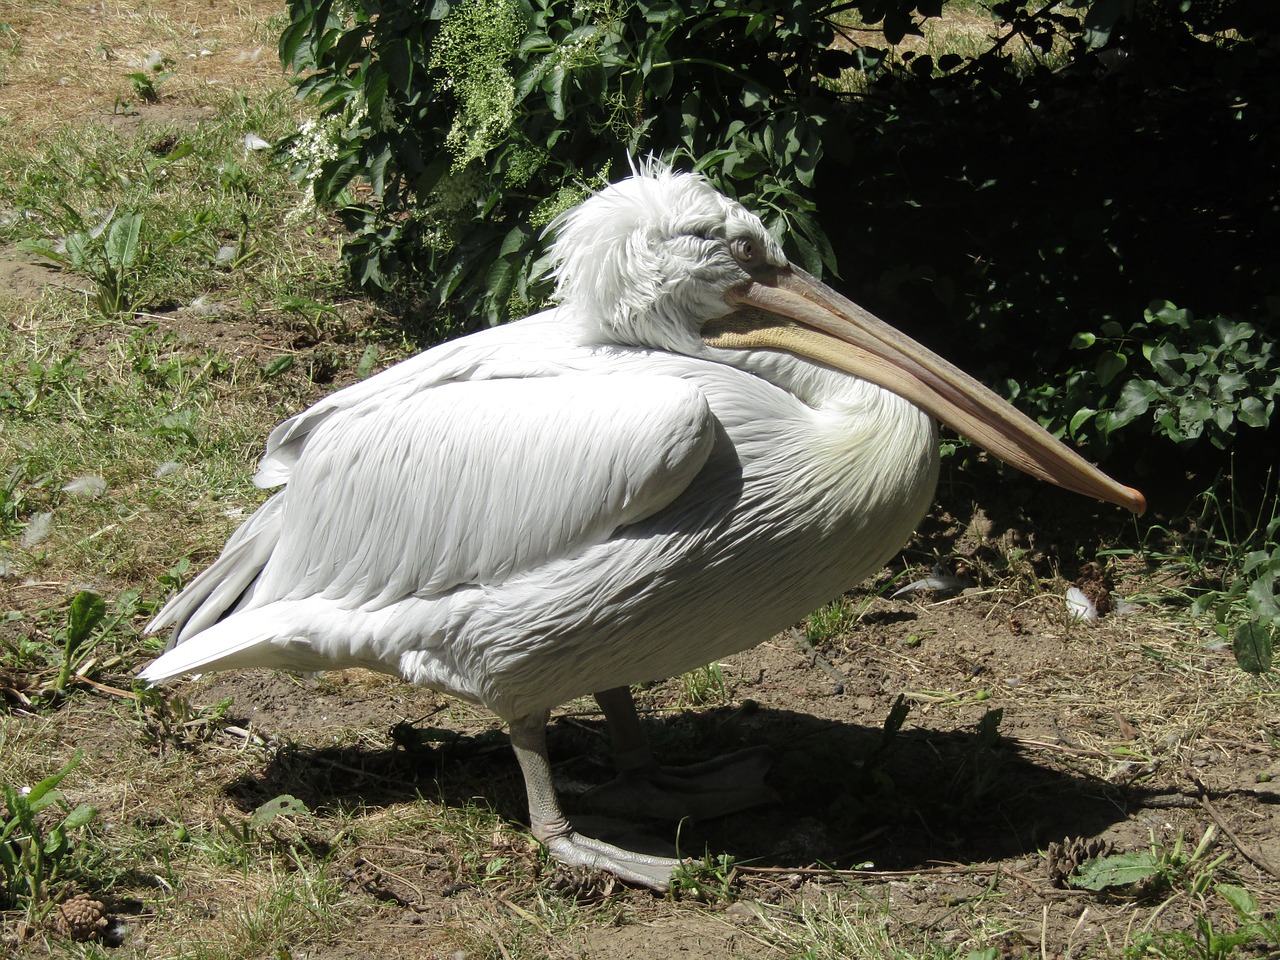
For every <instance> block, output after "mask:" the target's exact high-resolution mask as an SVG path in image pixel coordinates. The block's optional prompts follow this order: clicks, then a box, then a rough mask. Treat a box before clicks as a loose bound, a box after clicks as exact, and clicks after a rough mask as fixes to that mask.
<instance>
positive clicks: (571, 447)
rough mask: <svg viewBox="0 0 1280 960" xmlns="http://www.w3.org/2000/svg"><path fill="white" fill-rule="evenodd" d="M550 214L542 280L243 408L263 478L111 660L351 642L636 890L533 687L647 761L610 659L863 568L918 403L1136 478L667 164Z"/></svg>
mask: <svg viewBox="0 0 1280 960" xmlns="http://www.w3.org/2000/svg"><path fill="white" fill-rule="evenodd" d="M557 227H558V239H557V241H556V247H555V249H554V255H555V259H556V262H557V268H556V276H557V279H558V284H559V296H560V300H561V303H560V306H558V307H556V308H555V309H553V310H550V311H547V312H546V313H543V314H540V315H538V316H536V317H532V318H529V319H527V320H524V321H520V322H518V323H513V324H509V325H507V326H504V327H499V328H495V329H492V330H488V331H485V332H483V333H479V334H475V335H473V336H470V337H466V338H464V339H461V340H458V341H455V342H453V343H449V344H445V345H443V346H440V347H437V348H435V349H433V350H429V351H427V352H426V353H423V354H421V355H419V356H417V357H414V358H412V359H410V360H408V361H405V362H404V363H401V364H399V365H397V366H395V367H393V368H391V369H389V370H387V371H385V372H383V373H381V374H379V375H378V376H375V377H372V378H370V379H369V380H367V381H365V382H363V383H360V384H357V385H355V386H352V387H349V388H347V389H345V390H342V391H339V392H338V393H336V394H334V395H333V396H331V397H329V398H327V399H325V400H323V401H321V402H320V403H318V404H316V405H315V406H313V407H312V408H310V409H309V410H307V411H304V412H303V413H301V414H299V415H297V416H295V417H293V418H292V419H290V420H288V421H286V422H285V423H284V424H282V425H281V426H279V427H278V428H277V429H276V430H275V431H274V432H273V433H272V434H271V437H270V439H269V441H268V445H267V452H266V455H265V456H264V458H263V461H262V464H261V467H260V469H259V472H258V475H257V478H256V479H257V482H258V483H259V484H260V485H262V486H278V485H283V486H284V489H283V490H282V491H281V492H279V493H277V494H276V495H275V496H274V497H272V498H271V499H270V500H269V501H267V503H266V504H264V505H263V506H262V507H261V508H260V509H259V511H258V512H257V513H255V514H254V515H253V517H251V518H250V519H249V520H248V521H247V522H246V523H245V524H244V525H243V526H242V527H241V528H240V530H239V531H237V532H236V534H235V535H234V536H233V537H232V538H231V540H230V541H229V542H228V544H227V547H226V549H225V550H224V552H223V554H222V556H221V557H220V558H219V559H218V560H217V561H216V562H215V563H214V564H213V565H212V566H211V567H210V568H209V569H208V570H206V571H205V572H204V573H203V574H201V575H200V576H199V577H197V578H196V579H195V580H194V581H193V582H192V584H191V585H190V586H189V587H187V589H186V590H184V591H183V592H182V593H181V594H179V595H178V596H177V597H175V598H174V599H173V600H172V601H171V602H170V603H169V604H168V605H167V606H166V607H165V608H164V609H163V610H162V611H161V612H160V614H159V615H158V616H157V617H156V619H155V621H154V623H153V624H152V625H151V628H150V629H152V630H161V629H171V630H172V631H174V637H175V645H174V646H173V647H172V649H170V650H169V652H167V653H165V654H164V655H163V656H162V657H160V658H159V659H158V660H156V661H155V662H154V663H152V664H151V665H150V666H148V667H147V668H146V670H145V671H143V673H142V677H143V678H144V679H147V680H151V681H159V680H165V679H168V678H171V677H175V676H178V675H181V674H184V673H191V672H197V671H206V670H218V669H228V668H237V667H253V666H265V667H277V668H284V669H294V670H316V669H323V668H331V667H343V666H361V667H368V668H371V669H376V670H383V671H386V672H389V673H392V674H396V675H399V676H402V677H404V678H405V679H407V680H409V681H411V682H414V683H420V684H424V685H426V686H429V687H432V688H435V689H438V690H442V691H446V692H448V693H451V694H454V695H457V696H460V697H463V698H466V699H468V700H471V701H474V702H476V703H480V704H483V705H484V706H486V707H488V708H489V709H491V710H493V711H494V712H495V713H496V714H498V715H499V716H500V717H503V718H504V719H506V720H508V721H509V722H510V723H511V728H512V738H513V743H514V745H515V746H516V750H517V755H518V756H519V757H520V760H521V763H522V766H523V767H524V771H525V776H526V783H527V785H528V787H529V793H530V814H531V821H532V825H533V829H534V833H535V835H537V836H538V837H539V838H540V839H542V840H544V841H546V842H547V843H548V844H549V845H550V847H551V849H552V852H553V853H555V854H556V855H557V856H559V857H561V858H562V859H565V860H567V861H569V862H573V863H581V864H588V865H595V866H602V867H605V868H607V869H611V870H614V871H615V872H617V873H619V874H620V875H621V876H624V877H626V878H627V879H630V880H633V881H636V882H641V883H647V884H649V885H651V886H655V887H658V888H661V887H662V886H664V885H665V882H666V876H667V874H668V873H669V872H670V869H671V865H672V862H671V861H667V860H662V859H661V858H650V857H643V856H640V855H636V854H630V853H628V852H627V851H622V850H617V849H616V848H613V847H609V846H607V845H604V844H600V843H599V842H597V841H593V840H590V839H589V838H584V837H581V836H579V835H577V834H576V833H573V832H572V829H571V828H570V826H569V824H568V821H567V820H566V819H565V818H564V816H563V814H561V813H560V811H559V808H558V806H557V805H556V801H555V796H554V788H553V787H552V786H551V782H550V773H549V768H548V767H547V766H546V758H545V749H544V747H543V745H542V727H543V725H544V724H545V721H546V717H547V712H548V711H549V710H550V708H552V707H555V706H557V705H558V704H560V703H563V702H565V701H566V700H568V699H571V698H573V697H577V696H581V695H584V694H588V693H598V694H601V695H602V696H601V703H602V704H603V705H605V706H606V713H607V714H608V715H609V719H610V722H611V724H614V723H616V725H617V726H618V727H619V729H620V730H621V733H620V734H619V735H618V738H617V740H616V743H617V746H618V748H619V750H620V752H621V753H622V754H624V755H630V756H632V757H633V758H634V756H635V755H637V753H639V755H641V756H643V757H644V758H645V759H646V760H647V755H646V754H644V751H643V747H642V744H640V743H638V742H637V737H638V733H637V730H638V728H637V727H636V724H635V722H634V713H633V711H632V710H631V708H630V700H629V696H627V695H626V693H625V688H626V687H627V685H629V684H633V683H637V682H640V681H644V680H650V679H656V678H660V677H664V676H670V675H673V674H675V673H679V672H681V671H684V670H688V669H692V668H694V667H697V666H699V665H701V664H704V663H707V662H708V661H710V660H714V659H716V658H719V657H723V656H726V655H728V654H731V653H734V652H737V651H739V650H742V649H745V648H747V647H750V646H753V645H755V644H757V643H759V642H760V641H762V640H764V639H767V638H768V637H769V636H771V635H772V634H773V633H775V632H777V631H778V630H780V629H782V628H784V627H786V626H787V625H789V624H790V623H792V622H794V621H795V620H797V619H799V618H800V617H802V616H803V615H804V614H806V613H807V612H808V611H809V610H811V609H813V608H814V607H815V606H817V605H819V604H821V603H823V602H825V601H826V600H828V599H830V598H831V597H832V596H835V595H837V594H838V593H840V592H841V591H843V590H845V589H847V588H848V587H850V586H852V585H853V584H855V583H857V582H858V581H859V580H861V579H862V578H864V577H866V576H867V575H868V574H870V573H872V572H873V571H875V570H876V569H877V568H879V567H880V566H881V565H882V564H883V563H884V562H885V561H886V560H887V559H888V558H889V557H890V556H891V555H892V554H893V553H894V552H895V551H896V550H898V549H899V547H900V546H901V544H902V543H903V541H905V539H906V538H907V536H908V535H909V534H910V532H911V530H912V528H913V527H914V526H915V525H916V523H918V522H919V520H920V518H921V517H922V516H923V514H924V512H925V510H926V509H927V507H928V504H929V501H930V499H931V497H932V493H933V489H934V485H935V483H936V477H937V467H938V461H937V441H936V435H935V429H934V423H933V419H932V417H931V416H930V413H931V414H933V415H935V416H940V417H943V418H944V419H947V420H948V421H949V422H953V424H954V425H955V426H956V427H957V428H958V429H961V430H962V431H964V432H967V433H970V434H971V435H974V436H975V439H977V440H978V441H979V442H982V443H984V445H986V446H988V448H989V449H992V450H993V452H995V453H997V454H998V455H1000V456H1003V457H1005V458H1006V459H1009V460H1010V461H1011V462H1015V463H1017V464H1018V465H1019V466H1022V467H1024V469H1030V470H1032V471H1033V472H1037V473H1038V475H1040V476H1042V477H1045V478H1046V479H1051V480H1053V481H1055V482H1059V483H1062V484H1063V485H1065V486H1068V487H1070V488H1072V489H1076V490H1079V491H1080V492H1084V493H1088V494H1092V495H1095V496H1100V497H1103V498H1106V499H1111V500H1113V501H1114V502H1120V503H1124V504H1125V505H1127V506H1130V507H1131V508H1135V509H1138V508H1140V506H1141V503H1140V495H1137V494H1136V492H1134V491H1130V490H1128V488H1124V487H1120V486H1119V485H1117V484H1115V483H1114V482H1113V481H1110V480H1109V479H1107V478H1105V477H1103V476H1102V475H1101V474H1098V473H1097V471H1096V470H1093V468H1091V467H1088V465H1087V464H1084V463H1083V461H1080V460H1079V458H1078V457H1075V456H1074V454H1070V452H1069V451H1066V450H1065V448H1062V447H1061V445H1058V444H1056V442H1055V441H1053V440H1052V439H1051V438H1049V437H1048V435H1047V434H1044V433H1043V431H1039V428H1037V427H1035V426H1034V425H1033V424H1030V422H1029V421H1026V419H1025V418H1018V417H1017V416H1016V415H1014V414H1013V412H1012V411H1011V410H1009V409H1008V408H1007V407H1006V406H1004V405H1002V404H1001V403H1000V401H998V399H996V398H995V397H994V395H992V394H990V393H989V392H983V388H980V387H978V386H977V385H976V384H975V383H973V382H972V381H970V380H967V379H966V378H964V376H963V374H960V373H959V372H958V371H955V370H954V368H951V367H950V366H949V365H946V364H945V363H944V362H943V361H940V360H938V359H937V358H936V357H932V355H929V354H927V352H925V351H923V350H922V348H919V347H918V346H916V345H915V344H913V343H911V342H910V341H906V340H905V338H901V336H900V335H898V334H896V332H893V331H892V330H891V329H890V328H887V327H886V326H885V325H883V324H881V323H880V322H879V321H876V320H874V318H871V317H869V315H866V314H865V313H864V312H862V311H860V309H859V308H857V307H856V306H855V305H853V304H850V303H849V302H848V301H845V300H843V298H840V297H839V296H838V295H837V294H835V293H834V292H833V291H830V290H828V289H827V288H825V287H823V286H822V285H820V284H817V283H816V281H813V280H812V278H808V277H807V276H805V275H803V274H801V273H799V272H798V271H795V270H793V268H791V267H790V266H789V265H788V264H787V263H786V260H785V258H784V257H783V255H782V252H781V250H780V248H779V247H778V246H777V244H776V242H774V240H773V239H772V238H771V237H770V236H769V235H768V233H767V232H766V231H765V230H764V228H763V226H762V225H761V223H760V221H759V220H758V219H756V218H755V217H754V216H752V215H751V214H750V213H748V212H747V211H745V210H744V209H743V208H742V207H740V206H739V205H738V204H736V203H733V202H731V201H729V200H727V199H725V198H724V197H722V196H721V195H719V194H718V193H716V192H715V191H714V190H712V189H711V188H710V187H709V186H708V185H707V184H706V183H705V182H704V181H703V180H701V179H700V178H698V177H695V176H690V175H681V174H676V173H672V172H670V171H668V170H666V169H664V168H661V167H659V166H657V165H653V166H651V167H649V168H647V169H644V170H641V171H639V172H638V173H637V174H636V175H635V176H634V177H632V178H631V179H629V180H626V181H624V182H622V183H620V184H616V185H614V186H612V187H610V188H608V189H606V190H605V191H603V192H602V193H601V194H599V195H597V196H595V197H593V198H591V199H590V200H588V201H587V202H586V203H584V204H583V205H581V206H580V207H578V208H576V209H575V210H574V211H571V212H570V213H569V214H568V215H567V216H566V217H564V218H563V219H562V220H561V222H560V223H559V224H558V225H557ZM846 327H847V328H848V329H846ZM868 331H869V332H868ZM832 344H834V346H832ZM875 381H880V382H881V383H884V384H886V385H887V386H889V387H890V388H891V389H893V390H896V391H898V393H894V392H890V390H888V389H884V388H883V387H882V386H880V385H877V382H875ZM899 393H901V394H902V396H900V395H898V394H899ZM957 398H958V399H957ZM916 404H919V405H920V406H923V407H924V408H925V409H927V410H929V413H926V412H924V411H923V410H922V409H920V406H917V405H916ZM975 411H976V412H975ZM974 423H977V424H978V426H976V427H975V426H973V424H974ZM988 428H989V429H988ZM984 430H988V433H983V431H984ZM1037 431H1038V432H1037ZM988 434H990V435H988ZM993 437H994V439H993ZM1010 438H1012V439H1010ZM1002 444H1003V446H1002ZM1028 463H1030V466H1028ZM619 688H621V689H619ZM642 765H643V766H646V768H647V766H648V765H647V764H642ZM744 802H746V801H745V800H744V799H743V798H737V799H734V800H730V801H727V802H726V803H724V804H722V805H724V806H729V807H732V806H734V805H736V806H741V805H743V803H744Z"/></svg>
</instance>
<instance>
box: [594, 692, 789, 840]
mask: <svg viewBox="0 0 1280 960" xmlns="http://www.w3.org/2000/svg"><path fill="white" fill-rule="evenodd" d="M595 697H596V702H597V703H599V704H600V709H601V710H603V711H604V716H605V720H606V721H607V722H608V724H609V736H610V739H611V740H612V742H613V757H614V764H615V765H616V766H617V768H618V776H617V778H615V779H614V780H612V781H611V782H609V783H606V784H604V785H603V786H600V787H597V788H596V789H594V790H591V791H589V792H588V793H587V800H588V801H589V802H590V803H592V804H594V805H595V806H597V807H599V808H601V809H604V810H607V811H609V812H610V813H629V814H632V815H637V814H639V815H641V816H647V817H655V818H658V819H663V820H682V819H684V818H685V817H690V818H692V819H694V820H705V819H707V818H709V817H722V816H725V815H726V814H730V813H737V812H738V811H740V810H747V809H750V808H751V807H755V806H759V805H760V804H763V803H771V802H773V801H774V800H776V799H777V796H776V794H774V792H773V791H772V790H770V789H769V788H768V787H766V786H765V784H764V775H765V773H766V772H767V771H768V769H769V767H770V765H771V764H772V763H773V751H772V750H770V749H769V748H768V747H764V746H761V747H752V748H751V749H748V750H739V751H738V752H737V753H732V754H729V755H728V756H725V757H718V758H716V759H714V760H707V761H705V762H703V763H695V764H692V765H690V766H687V767H660V766H658V764H657V763H656V762H655V761H654V759H653V753H652V752H651V751H650V749H649V744H648V741H647V740H646V739H645V735H644V731H643V730H641V729H640V718H639V716H638V715H637V714H636V705H635V701H634V700H633V699H632V698H631V691H630V690H629V689H627V688H626V687H615V688H613V689H612V690H603V691H601V692H599V693H597V694H596V695H595Z"/></svg>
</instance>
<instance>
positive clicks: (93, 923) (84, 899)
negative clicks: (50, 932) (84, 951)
mask: <svg viewBox="0 0 1280 960" xmlns="http://www.w3.org/2000/svg"><path fill="white" fill-rule="evenodd" d="M52 923H53V929H54V931H55V932H56V933H58V934H59V935H61V936H64V937H68V938H69V939H71V940H74V941H76V942H77V943H86V942H88V941H89V940H96V939H97V938H98V937H100V936H102V932H103V931H104V930H106V929H107V908H106V905H105V904H104V903H103V902H102V901H101V900H94V899H93V898H92V897H90V896H89V894H87V893H77V894H76V895H75V896H74V897H71V898H69V899H68V900H65V901H63V902H62V903H60V904H58V906H57V908H56V909H55V910H54V912H53V917H52Z"/></svg>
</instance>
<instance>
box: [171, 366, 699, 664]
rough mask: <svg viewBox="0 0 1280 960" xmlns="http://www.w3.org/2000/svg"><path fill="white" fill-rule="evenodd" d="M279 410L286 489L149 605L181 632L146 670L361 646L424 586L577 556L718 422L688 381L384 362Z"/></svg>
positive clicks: (308, 657)
mask: <svg viewBox="0 0 1280 960" xmlns="http://www.w3.org/2000/svg"><path fill="white" fill-rule="evenodd" d="M394 369H395V368H393V370H394ZM473 369H474V368H473ZM345 392H346V391H343V393H345ZM335 396H336V397H341V394H338V395H335ZM290 422H291V423H293V424H294V426H293V427H292V428H291V429H292V430H293V432H292V433H289V432H288V431H286V432H285V434H282V439H281V440H280V442H279V443H278V444H277V446H276V447H275V450H276V451H277V452H278V451H279V450H281V449H286V450H288V455H287V456H286V457H284V458H283V459H280V460H279V461H278V462H277V466H276V467H273V468H272V469H279V471H280V472H281V473H282V474H283V475H284V479H286V480H287V486H286V487H285V489H284V490H282V491H281V492H280V493H278V494H277V495H276V496H275V497H273V498H272V499H271V500H269V501H268V502H267V503H266V504H264V505H263V507H262V508H260V510H259V511H258V512H257V513H256V514H255V515H254V516H253V517H251V518H250V519H249V520H248V521H247V522H246V523H245V524H244V525H243V526H242V527H241V528H240V530H238V531H237V533H236V534H235V535H234V536H233V537H232V538H231V540H230V541H229V542H228V545H227V548H226V549H225V551H224V553H223V555H222V556H221V557H220V558H219V559H218V560H217V561H215V563H214V564H213V566H211V567H210V568H209V569H208V570H207V571H205V572H204V573H203V574H201V575H200V576H199V577H197V578H196V580H194V581H193V582H192V583H191V584H190V585H189V586H188V587H187V588H186V590H184V591H183V592H182V593H181V594H179V595H178V596H177V597H176V598H174V599H173V600H172V601H170V603H169V604H168V605H167V606H166V607H165V608H164V610H162V611H161V613H160V614H159V615H158V616H157V618H156V620H155V621H154V622H153V624H152V625H151V628H152V629H161V628H166V627H171V628H173V629H174V630H175V637H176V642H177V643H178V644H179V646H178V647H177V648H176V649H173V650H171V651H170V652H169V653H166V654H165V655H164V656H163V657H162V658H161V659H160V660H159V661H157V662H156V663H155V664H153V665H152V666H151V667H149V668H148V670H147V673H146V676H147V677H148V678H154V679H164V678H167V677H171V676H176V675H178V674H180V673H183V672H190V671H191V670H197V669H202V668H209V667H211V666H213V667H217V668H221V667H224V666H227V665H235V666H245V665H251V664H252V665H260V666H273V667H288V666H290V665H291V664H292V668H293V669H307V670H311V669H316V668H317V667H316V661H317V660H321V661H324V662H327V663H330V664H337V663H341V662H345V661H347V660H349V659H350V658H351V657H357V656H358V659H359V660H360V662H361V663H369V662H372V661H376V658H377V657H378V656H380V655H382V654H380V653H379V649H380V648H382V647H383V645H384V643H385V641H386V638H382V639H380V635H381V634H382V633H383V632H384V630H383V628H382V627H379V626H378V624H379V623H382V621H383V620H385V619H386V617H385V616H384V615H383V614H382V613H380V612H379V611H385V612H386V613H387V614H389V613H391V608H392V607H393V606H394V605H397V604H399V605H401V606H403V602H404V601H411V602H410V606H413V607H415V608H418V609H420V610H421V614H420V615H422V616H425V615H426V614H427V609H426V607H419V606H418V605H420V604H424V603H425V604H426V606H427V607H429V606H430V605H431V603H432V602H433V598H439V599H440V601H441V602H442V603H444V604H445V607H447V606H448V605H449V603H451V600H450V596H451V594H452V592H454V591H457V590H459V589H463V588H469V587H475V588H480V587H485V586H492V585H495V584H501V583H503V582H505V581H507V580H508V579H511V578H514V577H516V576H517V575H519V574H521V573H524V572H527V571H530V570H533V569H536V568H538V567H540V566H542V565H545V564H548V563H549V562H551V561H555V560H561V559H567V558H572V557H574V556H579V555H581V554H582V553H584V552H585V551H587V550H589V549H590V548H591V547H592V546H594V545H598V544H600V543H603V542H604V541H606V540H607V539H608V538H609V537H610V536H611V535H613V534H614V533H615V532H616V531H617V530H619V529H621V528H623V527H626V526H628V525H630V524H634V523H637V522H639V521H640V520H643V519H644V518H646V517H649V516H651V515H653V514H654V513H656V512H658V511H660V510H662V509H663V508H664V507H665V506H667V505H668V504H669V503H671V502H672V501H673V500H675V499H676V498H677V497H678V496H680V494H681V493H682V492H684V490H685V489H686V488H687V487H688V485H689V484H690V483H691V482H692V481H693V479H694V477H695V476H697V474H698V473H699V471H700V470H701V469H702V467H703V465H704V464H705V463H706V461H707V458H708V456H709V455H710V453H711V450H712V448H713V446H714V445H715V442H716V433H717V422H716V419H715V417H714V416H713V415H712V413H711V410H710V408H709V407H708V405H707V402H706V400H705V398H704V397H703V395H702V393H701V392H700V390H699V388H698V387H697V386H696V385H695V384H694V383H692V382H689V381H686V380H684V379H681V378H680V377H677V376H661V375H632V374H614V375H609V376H602V375H589V374H578V373H568V374H564V375H549V376H525V377H507V378H501V377H500V378H497V379H484V380H475V381H468V380H462V381H457V380H444V381H443V382H439V379H438V378H437V382H436V383H435V384H434V385H432V386H430V387H427V388H422V387H420V386H419V385H416V384H413V383H412V382H411V379H410V378H405V377H403V376H400V375H397V378H393V379H392V380H391V381H389V382H388V383H384V388H383V389H382V390H378V391H373V390H369V391H365V392H364V394H363V396H362V397H355V398H354V399H353V398H351V397H348V398H345V399H344V400H342V402H341V403H334V404H333V405H331V406H330V407H329V408H328V409H327V411H325V412H324V413H323V415H318V416H315V417H313V418H311V419H309V420H307V419H305V415H303V419H299V418H295V419H294V421H290ZM286 426H287V424H286ZM445 607H442V608H441V609H442V611H443V610H444V609H445ZM326 611H327V612H326ZM353 617H354V618H355V619H352V618H353ZM393 619H394V622H395V624H396V626H395V630H394V632H395V635H396V641H395V643H396V647H397V649H396V651H395V652H394V653H393V651H391V650H390V649H387V650H385V651H384V652H385V654H386V655H387V656H392V657H398V656H399V653H400V652H402V650H401V649H400V648H403V647H404V645H405V643H406V642H411V638H410V637H408V636H406V628H407V626H408V625H407V624H406V623H405V622H403V617H400V616H396V617H395V618H393ZM391 622H392V621H391V620H388V621H387V623H391ZM384 626H385V625H384ZM388 629H389V628H388ZM423 629H427V628H426V625H425V622H424V625H423ZM410 632H412V631H410ZM339 633H341V634H343V635H342V636H339V635H338V634H339ZM330 634H332V635H330ZM357 635H358V637H359V638H358V639H357ZM444 639H445V638H444V637H442V636H437V637H435V638H434V639H433V640H432V641H431V643H430V644H427V646H435V645H436V644H438V643H439V642H442V641H444ZM188 641H191V642H192V643H191V644H189V643H188ZM186 647H190V649H187V650H184V649H183V648H186ZM357 648H359V649H357ZM291 657H292V658H293V660H292V661H291V660H290V658H291ZM389 665H390V666H392V667H393V668H394V663H389Z"/></svg>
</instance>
